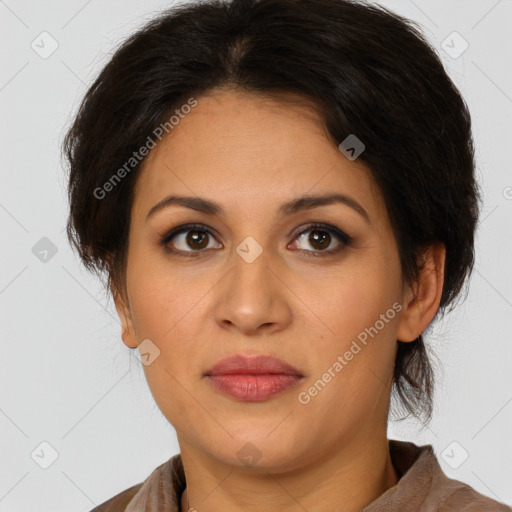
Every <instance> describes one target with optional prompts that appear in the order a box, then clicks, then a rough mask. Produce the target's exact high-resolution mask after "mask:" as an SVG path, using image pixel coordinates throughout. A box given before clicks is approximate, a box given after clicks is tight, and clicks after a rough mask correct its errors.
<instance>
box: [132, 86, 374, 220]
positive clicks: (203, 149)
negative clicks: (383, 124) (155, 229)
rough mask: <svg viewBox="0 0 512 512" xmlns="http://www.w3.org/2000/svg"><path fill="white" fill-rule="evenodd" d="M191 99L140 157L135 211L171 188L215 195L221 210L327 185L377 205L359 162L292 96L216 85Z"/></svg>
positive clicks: (327, 189) (323, 188) (325, 189)
mask: <svg viewBox="0 0 512 512" xmlns="http://www.w3.org/2000/svg"><path fill="white" fill-rule="evenodd" d="M292 99H295V98H292ZM196 100H197V105H196V106H195V107H193V108H192V109H191V110H190V112H189V113H188V114H186V115H182V116H181V118H180V120H179V123H178V124H177V125H175V126H174V127H173V129H172V130H171V131H170V132H169V134H168V135H166V136H165V137H163V139H162V141H160V142H158V143H157V145H156V147H155V148H154V149H152V150H151V152H150V154H149V155H148V157H147V158H146V160H145V161H144V163H143V167H142V169H141V173H140V175H139V177H138V180H137V185H136V191H135V203H134V210H135V211H137V212H139V213H140V214H141V215H142V214H144V213H145V212H146V213H147V210H148V209H149V208H150V207H151V206H152V205H153V204H155V203H157V202H158V201H160V200H161V199H162V198H163V197H165V195H167V194H171V193H182V194H186V195H199V196H201V197H211V198H212V199H213V198H215V200H216V201H217V202H222V203H223V204H225V205H226V210H229V205H230V204H231V205H232V206H233V207H235V206H236V205H239V204H240V201H241V200H243V202H244V204H246V205H248V206H249V205H250V204H251V205H252V206H253V207H256V208H257V207H258V205H263V204H266V203H267V202H268V203H270V202H272V203H274V202H280V203H281V202H286V200H289V199H291V198H294V197H299V196H301V195H306V194H308V193H316V194H319V193H327V192H333V191H338V192H341V193H351V194H352V195H353V196H356V197H357V198H358V201H359V202H361V203H364V205H365V209H367V211H369V213H370V215H371V213H372V212H371V210H372V209H374V210H378V209H379V208H381V207H383V204H382V198H381V197H380V194H379V193H378V190H376V186H375V184H374V182H373V179H372V178H371V174H370V172H369V171H368V169H367V168H366V167H365V165H364V164H363V163H362V162H361V161H360V160H359V161H358V160H355V161H349V160H348V159H347V158H346V157H345V156H344V155H343V154H342V153H341V152H340V151H339V149H338V147H337V146H336V144H335V143H334V142H333V141H332V140H331V139H330V137H329V134H328V133H327V131H326V129H325V127H324V126H323V124H322V121H321V118H320V116H319V114H318V113H317V112H316V111H315V110H314V109H312V108H311V106H310V105H308V104H306V103H302V104H301V103H299V102H300V98H299V99H298V100H297V101H295V102H293V103H291V102H290V101H284V102H283V101H278V100H276V99H270V98H267V97H262V96H257V95H253V94H249V93H246V92H238V91H232V90H228V91H226V90H221V91H215V92H212V93H209V94H208V95H205V96H201V97H198V98H196ZM376 213H377V211H374V212H373V214H374V215H375V214H376Z"/></svg>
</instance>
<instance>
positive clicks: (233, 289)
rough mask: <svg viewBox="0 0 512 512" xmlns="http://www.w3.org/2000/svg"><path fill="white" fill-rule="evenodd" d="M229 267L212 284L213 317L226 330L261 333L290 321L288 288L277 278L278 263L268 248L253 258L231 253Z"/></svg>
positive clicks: (274, 330)
mask: <svg viewBox="0 0 512 512" xmlns="http://www.w3.org/2000/svg"><path fill="white" fill-rule="evenodd" d="M233 256H234V257H233V258H232V259H233V262H232V265H233V266H232V268H231V270H230V271H229V272H228V274H227V275H226V276H225V278H224V279H222V280H221V282H220V283H219V285H218V286H216V287H215V290H216V291H215V293H216V296H215V320H216V322H217V324H218V325H219V326H220V327H221V328H223V329H227V330H232V331H238V333H239V334H240V333H242V334H244V335H246V336H258V335H259V336H261V335H262V334H266V335H269V334H271V333H274V332H277V331H281V330H282V329H285V328H286V327H287V326H288V325H289V324H290V322H291V319H292V311H291V307H290V300H289V294H290V291H289V288H287V286H286V285H285V284H284V283H283V280H282V279H280V278H279V277H278V275H279V264H278V262H277V261H276V258H272V256H271V254H270V251H263V252H262V253H261V254H260V255H259V256H258V257H257V258H256V259H255V260H254V261H251V260H245V259H244V258H243V257H241V256H239V255H238V254H234V255H233Z"/></svg>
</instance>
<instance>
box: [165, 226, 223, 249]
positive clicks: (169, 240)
mask: <svg viewBox="0 0 512 512" xmlns="http://www.w3.org/2000/svg"><path fill="white" fill-rule="evenodd" d="M212 241H215V238H214V237H213V235H212V234H211V233H210V231H208V230H206V229H202V228H201V227H195V226H182V227H180V228H178V229H175V230H172V231H171V232H170V233H169V234H168V235H167V236H165V237H164V239H163V240H162V245H164V246H165V247H167V248H168V249H169V250H170V251H172V252H175V253H180V252H181V253H189V254H191V253H195V252H202V250H203V249H212V248H214V249H219V248H221V247H222V245H221V244H219V243H218V242H217V245H212Z"/></svg>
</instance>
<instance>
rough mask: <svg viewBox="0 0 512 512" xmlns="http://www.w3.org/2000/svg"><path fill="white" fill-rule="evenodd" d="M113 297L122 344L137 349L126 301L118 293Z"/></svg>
mask: <svg viewBox="0 0 512 512" xmlns="http://www.w3.org/2000/svg"><path fill="white" fill-rule="evenodd" d="M113 297H114V304H115V306H116V311H117V314H118V316H119V319H120V320H121V338H122V339H123V343H124V344H125V345H126V346H127V347H129V348H137V346H138V343H137V337H136V336H135V329H134V327H133V321H132V317H131V313H130V308H129V305H128V300H127V299H126V300H125V299H124V298H123V296H122V295H121V293H120V292H118V291H114V292H113Z"/></svg>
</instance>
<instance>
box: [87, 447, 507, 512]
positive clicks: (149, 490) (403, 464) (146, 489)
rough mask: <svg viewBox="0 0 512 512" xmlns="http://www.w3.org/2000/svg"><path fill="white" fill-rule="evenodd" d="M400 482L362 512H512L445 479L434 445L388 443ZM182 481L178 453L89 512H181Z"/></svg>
mask: <svg viewBox="0 0 512 512" xmlns="http://www.w3.org/2000/svg"><path fill="white" fill-rule="evenodd" d="M389 451H390V455H391V460H392V462H393V466H394V467H395V470H396V472H397V474H398V477H399V481H398V483H397V484H396V485H394V486H393V487H390V488H389V489H388V490H387V491H386V492H385V493H384V494H382V495H381V496H379V497H378V498H377V499H376V500H374V501H373V502H372V503H370V504H369V505H368V506H366V507H365V508H364V509H362V510H361V511H360V512H397V511H399V512H452V511H464V512H487V511H489V512H512V508H511V507H509V506H507V505H504V504H502V503H500V502H498V501H495V500H493V499H491V498H488V497H486V496H484V495H483V494H480V493H478V492H477V491H475V490H474V489H473V488H472V487H470V486H468V485H466V484H464V483H462V482H459V481H458V480H453V479H451V478H448V477H447V476H446V475H445V474H444V473H443V470H442V469H441V466H440V465H439V462H438V461H437V458H436V456H435V454H434V452H433V449H432V445H424V446H417V445H415V444H414V443H410V442H405V441H396V440H393V439H390V440H389ZM185 487H186V481H185V473H184V469H183V464H182V461H181V456H180V454H178V455H174V456H173V457H171V458H170V459H169V460H168V461H167V462H164V463H163V464H161V465H160V466H158V467H157V468H156V469H155V470H154V471H153V472H152V473H151V475H149V477H148V478H147V479H146V480H145V481H144V482H141V483H140V484H137V485H134V486H133V487H130V488H129V489H126V490H125V491H123V492H121V493H119V494H117V495H116V496H114V497H113V498H111V499H109V500H108V501H106V502H105V503H103V504H102V505H100V506H98V507H96V508H95V509H93V510H92V511H91V512H180V506H181V494H182V493H183V491H184V490H185Z"/></svg>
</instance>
